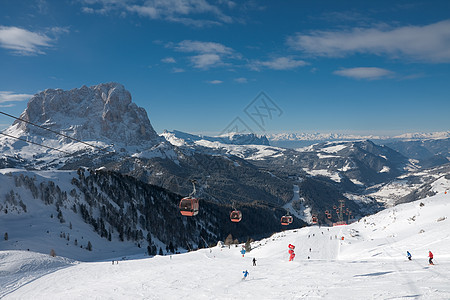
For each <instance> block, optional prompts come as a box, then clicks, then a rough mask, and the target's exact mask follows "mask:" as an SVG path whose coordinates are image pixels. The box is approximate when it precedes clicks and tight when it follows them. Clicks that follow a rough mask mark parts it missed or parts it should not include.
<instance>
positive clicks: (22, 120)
mask: <svg viewBox="0 0 450 300" xmlns="http://www.w3.org/2000/svg"><path fill="white" fill-rule="evenodd" d="M0 114H2V115H5V116H7V117H10V118H13V119H16V120H18V121H21V122H25V123H28V124H31V125H33V126H36V127H39V128H41V129H44V130H47V131H49V132H52V133H54V134H57V135H60V136H63V137H65V138H68V139H71V140H74V141H76V142H79V143H82V144H84V145H87V146H89V147H93V148H97V149H99V150H102V151H105V152H108V153H114V152H112V151H109V150H106V149H105V148H101V147H98V146H95V145H91V144H89V143H86V142H83V141H82V140H79V139H77V138H74V137H71V136H68V135H65V134H63V133H60V132H57V131H54V130H51V129H48V128H46V127H44V126H41V125H38V124H34V123H33V122H30V121H27V120H24V119H21V118H18V117H15V116H13V115H10V114H7V113H5V112H3V111H0ZM62 152H63V151H62ZM65 153H67V152H65ZM69 154H70V153H69Z"/></svg>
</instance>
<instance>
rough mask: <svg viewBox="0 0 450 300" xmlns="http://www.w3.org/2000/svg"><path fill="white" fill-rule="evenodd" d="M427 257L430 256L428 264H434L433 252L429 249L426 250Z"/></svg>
mask: <svg viewBox="0 0 450 300" xmlns="http://www.w3.org/2000/svg"><path fill="white" fill-rule="evenodd" d="M428 257H429V258H430V259H428V263H429V264H430V265H434V263H433V253H431V251H428Z"/></svg>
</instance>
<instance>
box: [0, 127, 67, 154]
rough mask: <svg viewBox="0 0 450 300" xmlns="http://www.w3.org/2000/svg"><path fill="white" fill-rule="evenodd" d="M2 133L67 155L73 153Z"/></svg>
mask: <svg viewBox="0 0 450 300" xmlns="http://www.w3.org/2000/svg"><path fill="white" fill-rule="evenodd" d="M0 134H2V135H4V136H7V137H10V138H13V139H17V140H19V141H23V142H26V143H30V144H33V145H37V146H41V147H44V148H48V149H51V150H55V151H59V152H62V153H64V154H67V155H72V153H69V152H66V151H64V150H60V149H56V148H53V147H50V146H45V145H42V144H39V143H35V142H32V141H27V140H26V139H21V138H19V137H16V136H12V135H9V134H7V133H3V132H0Z"/></svg>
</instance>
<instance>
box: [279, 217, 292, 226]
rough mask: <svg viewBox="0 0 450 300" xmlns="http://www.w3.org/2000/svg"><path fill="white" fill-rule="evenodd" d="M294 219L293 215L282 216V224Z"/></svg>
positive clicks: (289, 222)
mask: <svg viewBox="0 0 450 300" xmlns="http://www.w3.org/2000/svg"><path fill="white" fill-rule="evenodd" d="M292 221H293V219H292V216H282V217H281V225H289V224H291V223H292Z"/></svg>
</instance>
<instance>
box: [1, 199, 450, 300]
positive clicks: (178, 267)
mask: <svg viewBox="0 0 450 300" xmlns="http://www.w3.org/2000/svg"><path fill="white" fill-rule="evenodd" d="M449 222H450V195H449V194H444V193H440V194H438V195H435V196H433V197H429V198H426V199H422V200H419V201H415V202H411V203H407V204H401V205H398V206H396V207H393V208H389V209H386V210H384V211H382V212H379V213H377V214H375V215H373V216H369V217H365V218H363V219H361V220H360V221H359V222H356V223H353V224H351V225H348V226H337V227H318V226H312V227H306V228H302V229H299V230H288V231H283V232H280V233H275V234H274V235H273V236H271V237H270V238H267V239H263V240H260V241H255V242H253V243H251V247H252V250H251V251H250V252H247V253H246V254H245V257H242V255H241V254H240V250H241V247H240V245H239V246H238V247H235V246H234V245H231V247H230V248H228V247H221V246H220V245H218V246H216V247H212V248H209V249H201V250H198V251H193V252H189V253H184V254H178V255H171V256H158V255H157V256H155V257H152V258H143V257H142V256H124V257H122V256H118V257H117V258H115V259H116V260H118V264H117V263H114V264H112V262H111V259H110V260H106V261H96V262H90V263H85V262H77V261H71V260H65V259H63V258H61V257H58V256H57V257H54V258H52V257H50V256H43V255H42V254H37V253H32V252H26V251H25V252H23V251H0V258H1V264H0V274H1V275H2V276H0V297H4V299H29V298H36V297H38V298H42V299H50V298H57V299H61V298H64V299H80V298H108V299H125V298H128V299H143V298H150V299H182V298H189V299H231V298H233V299H234V298H239V299H297V298H304V299H310V298H320V299H336V298H343V299H344V298H345V299H410V298H411V299H436V300H443V299H449V298H450V285H449V284H448V282H449V278H448V274H450V254H449V253H448V249H449V248H450V239H449V234H448V228H449ZM289 244H293V245H294V246H295V250H294V251H295V254H296V256H295V259H294V261H291V262H289V261H288V258H289V254H288V247H287V246H288V245H289ZM406 251H409V252H410V253H411V254H412V260H411V261H409V260H407V258H406ZM428 251H432V252H433V254H434V263H435V265H428V258H427V255H428ZM253 258H256V266H252V259H253ZM243 270H248V271H249V276H248V278H247V279H245V280H242V279H241V278H242V272H243Z"/></svg>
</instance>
